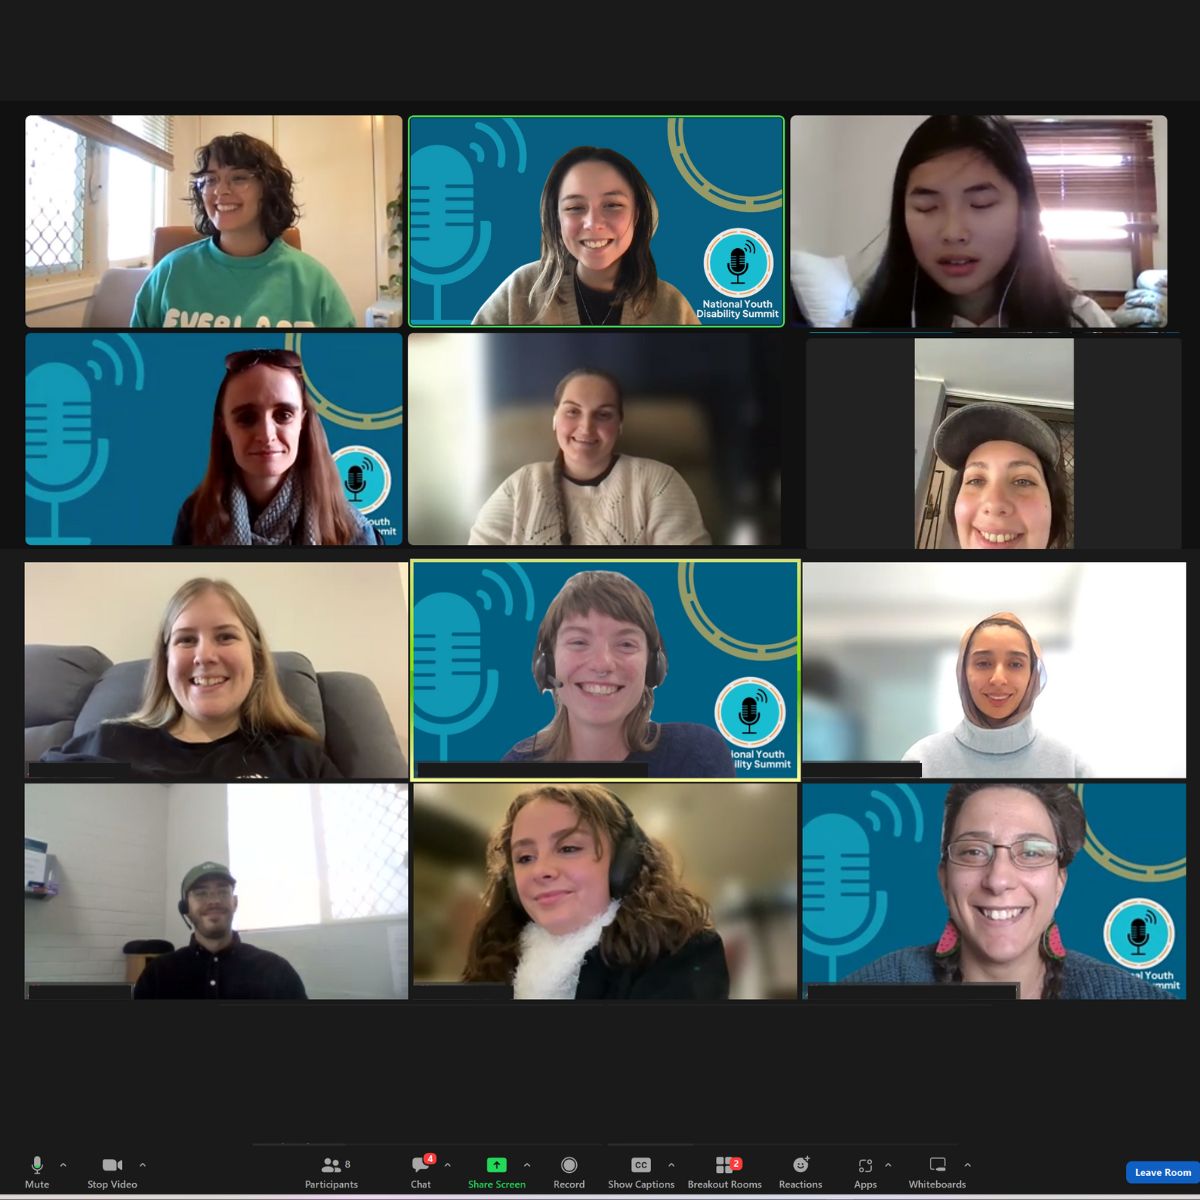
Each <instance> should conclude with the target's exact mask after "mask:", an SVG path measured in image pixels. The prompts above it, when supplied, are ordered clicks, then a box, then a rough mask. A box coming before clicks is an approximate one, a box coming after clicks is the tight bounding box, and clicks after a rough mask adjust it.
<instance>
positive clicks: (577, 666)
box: [554, 611, 649, 736]
mask: <svg viewBox="0 0 1200 1200" xmlns="http://www.w3.org/2000/svg"><path fill="white" fill-rule="evenodd" d="M648 657H649V652H648V648H647V642H646V634H645V632H644V631H643V630H642V629H641V628H640V627H639V626H637V625H631V624H630V623H629V622H627V621H619V620H617V619H615V618H614V617H610V616H607V615H606V614H605V613H602V612H596V611H592V612H589V613H588V614H587V615H586V616H577V615H574V614H568V615H567V617H566V618H565V619H564V620H563V623H562V625H561V626H560V627H559V630H558V635H557V637H556V638H555V642H554V674H555V677H556V678H557V679H559V680H561V682H562V686H561V687H560V688H559V689H558V690H557V691H556V692H555V697H556V699H557V700H558V702H559V703H560V704H561V705H562V706H563V707H564V708H565V709H566V710H567V717H568V721H569V723H570V728H571V731H572V736H577V735H578V734H579V733H580V732H581V731H583V730H584V728H585V727H591V728H593V729H595V730H602V729H607V730H612V729H613V728H614V727H619V726H620V725H621V724H622V723H623V722H624V720H625V718H626V717H627V716H629V714H630V713H631V712H633V710H634V709H635V708H637V706H638V704H639V703H640V702H641V699H642V693H643V690H644V688H645V686H646V663H647V660H648Z"/></svg>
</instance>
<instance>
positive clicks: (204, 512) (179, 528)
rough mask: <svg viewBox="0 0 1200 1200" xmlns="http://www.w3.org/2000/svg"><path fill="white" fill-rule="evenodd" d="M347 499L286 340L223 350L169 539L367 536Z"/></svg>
mask: <svg viewBox="0 0 1200 1200" xmlns="http://www.w3.org/2000/svg"><path fill="white" fill-rule="evenodd" d="M381 541H382V539H381V538H379V537H378V535H377V534H376V532H375V528H374V526H373V525H371V524H370V522H369V521H367V519H366V518H365V517H364V516H363V515H362V514H361V513H359V512H358V511H357V510H355V509H354V508H353V507H352V506H351V504H350V503H349V502H348V501H347V499H346V497H345V494H344V491H343V488H342V480H341V476H340V475H339V474H338V470H337V467H336V466H335V465H334V462H333V457H332V455H331V454H330V453H329V443H328V442H327V441H326V440H325V430H324V428H323V427H322V425H321V418H320V417H319V416H318V415H317V412H316V409H315V408H314V406H313V402H312V398H311V397H310V396H309V394H308V388H307V387H306V386H305V381H304V368H303V364H302V363H301V361H300V356H299V355H298V354H296V353H294V352H293V351H291V350H239V351H237V352H236V353H234V354H230V355H227V356H226V358H225V378H224V379H223V380H222V381H221V386H220V387H219V388H218V389H217V401H216V404H215V406H214V408H213V420H212V437H211V440H210V445H209V457H208V470H207V471H206V472H205V473H204V478H203V479H202V480H201V481H200V486H199V487H197V488H196V490H195V491H194V492H193V493H192V494H191V495H190V496H189V497H188V498H187V499H186V500H185V501H184V502H183V507H182V508H181V509H180V510H179V517H178V519H177V520H176V522H175V533H174V536H173V537H172V539H171V542H172V544H173V545H176V546H374V545H377V544H379V543H380V542H381Z"/></svg>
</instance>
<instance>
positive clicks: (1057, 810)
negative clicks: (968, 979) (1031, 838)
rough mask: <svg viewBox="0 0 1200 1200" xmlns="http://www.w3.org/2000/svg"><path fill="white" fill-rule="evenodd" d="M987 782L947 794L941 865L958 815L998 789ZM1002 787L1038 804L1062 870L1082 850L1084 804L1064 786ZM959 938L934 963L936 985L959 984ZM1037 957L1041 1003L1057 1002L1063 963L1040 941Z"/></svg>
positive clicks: (960, 785)
mask: <svg viewBox="0 0 1200 1200" xmlns="http://www.w3.org/2000/svg"><path fill="white" fill-rule="evenodd" d="M997 786H1001V785H997V784H995V783H991V782H989V781H987V780H975V781H973V782H971V783H954V784H951V785H950V790H949V791H948V792H947V793H946V811H945V816H944V817H943V818H942V858H941V862H942V865H943V866H945V864H946V863H947V862H949V861H950V843H951V842H952V841H953V840H954V826H955V825H956V824H957V823H958V814H959V813H960V812H962V807H963V805H964V804H966V802H967V800H968V799H970V797H971V796H973V795H974V794H975V793H976V792H980V791H983V789H984V788H990V787H997ZM1002 786H1004V787H1015V788H1020V789H1021V791H1023V792H1028V793H1029V794H1030V795H1031V796H1036V797H1037V799H1038V800H1040V801H1041V803H1042V807H1043V808H1044V809H1045V810H1046V815H1047V816H1048V817H1049V818H1050V824H1051V825H1053V826H1054V841H1055V843H1056V844H1057V846H1058V869H1059V870H1065V869H1066V868H1067V866H1068V865H1069V864H1070V863H1071V861H1072V860H1073V859H1074V857H1075V855H1076V854H1078V853H1079V851H1080V850H1081V849H1082V848H1083V842H1084V838H1085V837H1086V836H1087V818H1086V817H1085V816H1084V815H1083V804H1082V802H1081V801H1080V799H1079V797H1078V796H1077V795H1076V794H1075V791H1074V790H1073V789H1072V787H1071V785H1070V784H1067V783H1015V782H1012V781H1010V780H1009V781H1005V783H1004V784H1003V785H1002ZM961 946H962V937H961V935H960V937H959V939H958V945H957V946H955V948H954V951H953V953H951V954H948V955H946V956H944V957H942V958H936V959H935V960H934V978H935V979H936V980H937V982H938V983H962V963H961V962H960V958H961V955H960V948H961ZM1038 946H1039V953H1040V954H1041V957H1042V962H1043V963H1044V964H1045V975H1044V977H1043V980H1042V994H1041V997H1040V999H1042V1000H1059V999H1061V998H1062V982H1063V978H1062V977H1063V963H1062V960H1061V959H1057V958H1051V957H1049V956H1048V955H1047V954H1046V952H1045V946H1044V944H1043V942H1042V941H1041V940H1040V939H1039V941H1038Z"/></svg>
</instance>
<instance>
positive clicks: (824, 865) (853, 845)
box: [800, 813, 888, 983]
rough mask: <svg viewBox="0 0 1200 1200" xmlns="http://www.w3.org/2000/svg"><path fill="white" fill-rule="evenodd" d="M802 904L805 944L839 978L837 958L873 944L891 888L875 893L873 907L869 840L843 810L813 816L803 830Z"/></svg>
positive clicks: (833, 980) (831, 978)
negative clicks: (872, 911)
mask: <svg viewBox="0 0 1200 1200" xmlns="http://www.w3.org/2000/svg"><path fill="white" fill-rule="evenodd" d="M803 847H804V855H803V860H802V869H801V889H800V896H801V901H800V908H801V913H802V917H803V922H804V932H803V943H804V949H805V950H808V951H809V952H810V953H812V954H819V955H821V956H822V957H826V958H828V959H829V982H830V983H836V982H837V977H838V970H837V960H838V959H839V958H845V957H847V956H848V955H851V954H855V953H857V952H858V951H859V950H861V949H862V948H863V947H864V946H867V945H869V944H870V943H871V942H872V941H873V940H874V938H875V936H876V935H877V934H878V933H879V931H880V929H882V928H883V922H884V920H885V918H886V917H887V908H888V897H887V892H885V891H877V892H875V894H874V901H873V903H874V907H875V912H874V915H872V913H871V907H872V894H871V845H870V842H869V841H868V840H867V833H866V830H865V829H863V827H862V826H861V825H860V824H859V823H858V822H857V821H855V820H853V818H851V817H848V816H846V815H845V814H843V813H824V814H822V815H821V816H819V817H814V818H813V819H812V820H811V821H809V823H808V824H807V825H805V826H804V831H803Z"/></svg>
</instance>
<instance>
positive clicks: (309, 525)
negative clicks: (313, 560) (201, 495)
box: [222, 471, 320, 546]
mask: <svg viewBox="0 0 1200 1200" xmlns="http://www.w3.org/2000/svg"><path fill="white" fill-rule="evenodd" d="M229 517H230V527H229V532H228V533H227V534H226V535H225V538H224V541H223V542H222V545H225V546H318V545H320V538H319V537H318V536H317V530H316V527H315V526H314V524H313V520H312V514H311V513H309V512H308V511H307V509H306V508H305V506H304V489H303V488H302V487H301V486H300V481H299V480H298V479H297V478H296V473H295V471H289V472H288V473H287V475H285V476H284V479H283V482H282V483H281V484H280V485H279V490H278V491H277V492H276V493H275V495H274V496H272V497H271V502H270V504H268V505H267V507H266V508H264V509H263V510H262V512H260V513H259V514H258V517H257V519H256V520H255V521H254V523H253V525H252V524H251V523H250V502H249V500H248V499H247V497H246V493H245V491H244V490H243V488H242V485H241V484H240V483H239V482H238V481H237V480H236V479H235V480H234V481H233V483H232V484H231V485H230V488H229Z"/></svg>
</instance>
